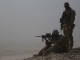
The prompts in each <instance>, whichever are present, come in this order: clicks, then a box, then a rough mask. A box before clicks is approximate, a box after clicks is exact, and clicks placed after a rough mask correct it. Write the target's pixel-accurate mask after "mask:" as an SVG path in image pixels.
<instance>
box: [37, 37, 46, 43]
mask: <svg viewBox="0 0 80 60" xmlns="http://www.w3.org/2000/svg"><path fill="white" fill-rule="evenodd" d="M36 37H42V42H44V38H46V37H47V36H46V35H41V36H36Z"/></svg>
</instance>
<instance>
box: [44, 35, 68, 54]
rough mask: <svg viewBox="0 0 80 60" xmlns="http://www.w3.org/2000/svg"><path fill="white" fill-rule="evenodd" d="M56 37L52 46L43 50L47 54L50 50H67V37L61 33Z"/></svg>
mask: <svg viewBox="0 0 80 60" xmlns="http://www.w3.org/2000/svg"><path fill="white" fill-rule="evenodd" d="M57 38H58V40H56V42H55V43H54V45H53V46H51V47H50V48H49V49H48V50H46V51H45V54H48V53H50V52H55V53H62V52H68V47H69V41H68V39H67V38H66V37H65V36H62V35H59V37H57Z"/></svg>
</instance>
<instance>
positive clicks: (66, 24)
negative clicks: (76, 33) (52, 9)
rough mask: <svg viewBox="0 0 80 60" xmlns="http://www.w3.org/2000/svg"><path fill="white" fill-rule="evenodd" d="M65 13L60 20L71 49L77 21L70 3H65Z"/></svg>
mask: <svg viewBox="0 0 80 60" xmlns="http://www.w3.org/2000/svg"><path fill="white" fill-rule="evenodd" d="M64 7H65V11H64V12H63V14H62V17H61V19H60V23H61V30H62V29H63V33H64V35H65V36H67V38H68V39H69V45H70V49H72V47H73V36H72V33H73V29H74V27H75V24H74V20H75V15H76V13H75V11H74V10H73V9H72V8H71V7H70V6H69V3H68V2H65V3H64Z"/></svg>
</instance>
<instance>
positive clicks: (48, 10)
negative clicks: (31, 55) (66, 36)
mask: <svg viewBox="0 0 80 60" xmlns="http://www.w3.org/2000/svg"><path fill="white" fill-rule="evenodd" d="M66 1H68V2H69V3H70V6H71V7H72V8H73V9H74V10H75V11H76V19H75V24H76V26H75V29H74V33H73V36H74V47H79V46H80V44H79V43H80V37H79V36H80V7H79V6H80V0H0V53H1V54H2V55H7V54H11V53H9V52H12V51H16V52H15V54H16V53H28V52H31V51H32V52H34V51H39V50H40V49H41V48H42V47H43V46H44V43H42V41H41V38H36V37H35V36H36V35H42V34H46V33H52V31H53V30H54V29H58V30H59V31H60V26H59V25H60V23H59V20H60V17H61V16H62V12H63V11H64V2H66ZM2 52H3V53H2ZM5 52H6V53H5Z"/></svg>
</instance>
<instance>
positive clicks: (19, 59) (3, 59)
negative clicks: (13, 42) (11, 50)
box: [0, 54, 33, 60]
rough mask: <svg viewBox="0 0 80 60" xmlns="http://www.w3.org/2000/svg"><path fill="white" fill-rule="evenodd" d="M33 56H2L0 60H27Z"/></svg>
mask: <svg viewBox="0 0 80 60" xmlns="http://www.w3.org/2000/svg"><path fill="white" fill-rule="evenodd" d="M32 55H33V54H23V55H12V56H2V57H0V60H22V59H24V58H29V57H31V56H32Z"/></svg>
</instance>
